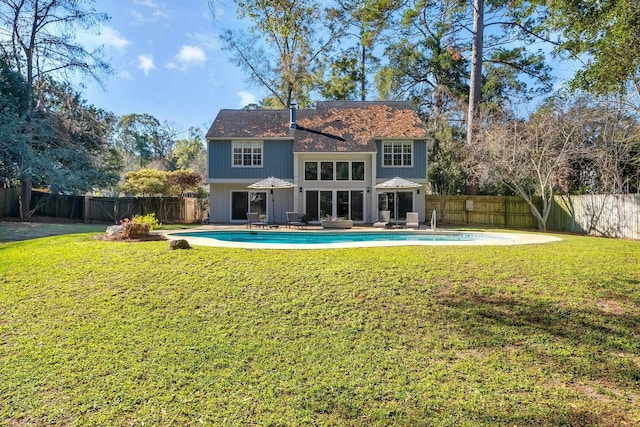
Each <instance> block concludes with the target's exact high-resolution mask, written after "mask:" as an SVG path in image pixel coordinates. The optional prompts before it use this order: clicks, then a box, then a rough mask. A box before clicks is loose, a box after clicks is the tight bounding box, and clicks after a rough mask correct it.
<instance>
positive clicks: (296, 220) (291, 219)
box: [287, 212, 307, 228]
mask: <svg viewBox="0 0 640 427" xmlns="http://www.w3.org/2000/svg"><path fill="white" fill-rule="evenodd" d="M292 225H293V226H294V227H298V228H302V227H304V226H305V225H307V224H306V223H304V222H302V221H300V215H298V212H287V228H290V227H291V226H292Z"/></svg>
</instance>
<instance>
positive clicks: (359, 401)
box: [0, 234, 640, 426]
mask: <svg viewBox="0 0 640 427" xmlns="http://www.w3.org/2000/svg"><path fill="white" fill-rule="evenodd" d="M562 237H563V239H564V240H563V241H562V242H558V243H551V244H545V245H535V246H511V247H491V246H485V247H455V246H451V247H400V248H367V249H344V250H342V249H341V250H320V251H316V250H314V251H272V250H269V251H260V250H235V249H233V250H232V249H221V248H210V247H207V248H204V247H196V248H194V249H192V250H188V251H170V250H168V244H167V242H145V243H124V242H105V241H100V240H94V239H92V235H91V234H75V235H66V236H59V237H46V238H41V239H34V240H29V241H23V242H12V243H3V244H0V260H1V261H0V343H1V347H0V425H9V426H22V425H64V426H68V425H69V426H71V425H81V426H85V425H89V426H91V425H95V426H108V425H118V426H120V425H123V426H127V425H135V426H141V425H143V424H144V425H146V426H149V425H154V426H155V425H162V426H168V425H172V426H188V425H216V426H224V425H228V426H237V425H243V426H244V425H260V426H267V425H268V426H280V425H282V426H300V425H338V426H344V425H347V426H352V425H353V426H388V425H398V426H420V425H428V426H431V425H437V426H439V425H449V426H464V425H468V426H479V425H486V426H496V425H508V426H514V425H517V426H523V425H531V426H540V425H543V426H544V425H554V426H555V425H575V426H585V425H603V426H607V425H609V426H620V425H625V423H626V425H639V424H640V242H629V241H620V240H610V239H597V238H589V237H575V236H562Z"/></svg>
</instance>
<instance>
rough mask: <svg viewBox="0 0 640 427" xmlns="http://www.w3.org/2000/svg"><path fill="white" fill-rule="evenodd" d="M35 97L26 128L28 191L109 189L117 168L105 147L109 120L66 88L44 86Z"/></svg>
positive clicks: (112, 119) (117, 162) (110, 126)
mask: <svg viewBox="0 0 640 427" xmlns="http://www.w3.org/2000/svg"><path fill="white" fill-rule="evenodd" d="M41 93H42V94H43V95H44V96H43V97H42V98H41V100H40V102H39V106H38V108H37V109H35V110H33V111H32V113H31V117H30V120H29V122H28V127H29V135H30V136H31V143H30V144H29V156H30V158H31V161H32V165H33V183H34V185H37V186H38V187H40V188H47V189H49V190H50V191H51V192H52V193H72V194H79V193H84V192H86V191H89V190H91V189H93V188H109V187H111V186H113V185H115V184H116V183H117V181H118V178H119V171H120V168H121V167H122V163H121V159H120V157H119V155H118V153H117V152H116V151H115V150H114V149H113V148H112V147H111V145H110V138H111V133H112V130H113V125H114V123H115V116H114V115H113V114H112V113H109V112H106V111H104V110H101V109H98V108H96V107H94V106H92V105H88V104H87V103H86V101H84V100H83V99H82V98H81V97H80V95H79V94H78V93H76V92H75V91H74V90H73V89H72V88H71V87H70V86H69V85H67V84H59V83H56V82H53V81H48V82H47V84H46V86H44V87H41Z"/></svg>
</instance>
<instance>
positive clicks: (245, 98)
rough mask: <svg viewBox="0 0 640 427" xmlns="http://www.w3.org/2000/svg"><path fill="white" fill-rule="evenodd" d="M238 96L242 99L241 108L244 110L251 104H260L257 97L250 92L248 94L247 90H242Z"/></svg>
mask: <svg viewBox="0 0 640 427" xmlns="http://www.w3.org/2000/svg"><path fill="white" fill-rule="evenodd" d="M238 96H239V97H240V103H239V105H240V108H244V107H246V106H247V105H249V104H257V103H258V100H257V99H256V96H255V95H254V94H252V93H250V92H247V91H246V90H241V91H240V92H238Z"/></svg>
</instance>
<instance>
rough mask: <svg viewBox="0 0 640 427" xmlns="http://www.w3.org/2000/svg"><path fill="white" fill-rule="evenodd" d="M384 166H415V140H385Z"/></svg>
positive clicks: (383, 145) (383, 151) (383, 148)
mask: <svg viewBox="0 0 640 427" xmlns="http://www.w3.org/2000/svg"><path fill="white" fill-rule="evenodd" d="M382 166H387V167H393V166H404V167H408V166H413V142H402V141H388V142H383V143H382Z"/></svg>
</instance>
